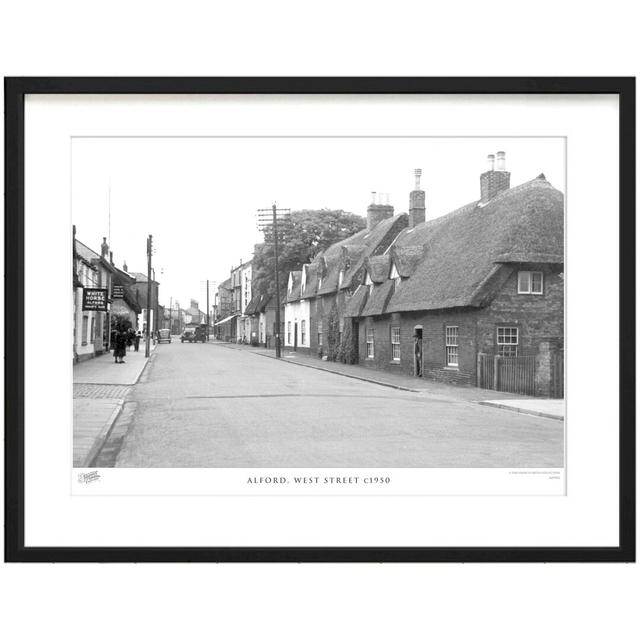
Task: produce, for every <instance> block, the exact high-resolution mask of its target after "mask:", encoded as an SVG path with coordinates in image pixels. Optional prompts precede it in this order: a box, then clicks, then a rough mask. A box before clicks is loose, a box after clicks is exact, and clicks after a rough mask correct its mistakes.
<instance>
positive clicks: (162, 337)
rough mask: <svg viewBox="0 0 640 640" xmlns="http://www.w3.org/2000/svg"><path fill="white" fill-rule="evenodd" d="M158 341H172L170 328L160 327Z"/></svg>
mask: <svg viewBox="0 0 640 640" xmlns="http://www.w3.org/2000/svg"><path fill="white" fill-rule="evenodd" d="M158 342H169V343H170V342H171V331H169V329H160V331H158Z"/></svg>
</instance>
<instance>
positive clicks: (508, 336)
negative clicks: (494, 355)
mask: <svg viewBox="0 0 640 640" xmlns="http://www.w3.org/2000/svg"><path fill="white" fill-rule="evenodd" d="M497 338H498V340H497V342H498V355H499V356H503V357H505V358H515V356H517V355H518V327H498V334H497Z"/></svg>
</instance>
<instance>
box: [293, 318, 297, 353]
mask: <svg viewBox="0 0 640 640" xmlns="http://www.w3.org/2000/svg"><path fill="white" fill-rule="evenodd" d="M293 350H294V351H297V350H298V323H297V322H294V323H293Z"/></svg>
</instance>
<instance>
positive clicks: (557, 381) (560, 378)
mask: <svg viewBox="0 0 640 640" xmlns="http://www.w3.org/2000/svg"><path fill="white" fill-rule="evenodd" d="M551 397H552V398H564V349H560V351H558V352H557V353H555V354H554V358H553V360H552V361H551Z"/></svg>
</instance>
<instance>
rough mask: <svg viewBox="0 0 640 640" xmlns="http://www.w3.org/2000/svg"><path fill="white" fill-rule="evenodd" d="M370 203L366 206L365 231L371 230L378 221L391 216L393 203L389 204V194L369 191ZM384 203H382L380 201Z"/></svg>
mask: <svg viewBox="0 0 640 640" xmlns="http://www.w3.org/2000/svg"><path fill="white" fill-rule="evenodd" d="M371 200H372V202H371V204H370V205H369V207H368V208H367V231H371V230H372V229H373V228H374V227H375V226H376V225H377V224H378V223H380V222H382V221H383V220H386V219H387V218H392V217H393V205H390V204H389V194H388V193H386V194H376V192H375V191H372V192H371ZM383 200H384V202H385V204H382V202H383Z"/></svg>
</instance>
